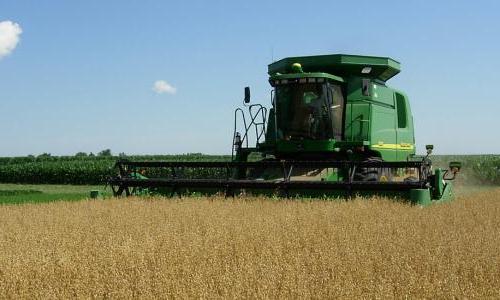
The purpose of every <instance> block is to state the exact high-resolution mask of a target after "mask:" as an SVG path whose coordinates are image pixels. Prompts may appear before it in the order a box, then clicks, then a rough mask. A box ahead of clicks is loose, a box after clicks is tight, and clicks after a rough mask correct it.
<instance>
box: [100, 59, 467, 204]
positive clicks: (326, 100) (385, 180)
mask: <svg viewBox="0 0 500 300" xmlns="http://www.w3.org/2000/svg"><path fill="white" fill-rule="evenodd" d="M268 70H269V71H268V73H269V83H270V84H271V86H272V87H273V91H272V94H271V102H272V103H271V104H272V106H271V108H270V109H269V110H268V109H267V108H266V107H264V106H262V105H260V104H251V105H250V104H249V102H250V89H249V88H248V87H247V88H245V98H244V103H245V107H246V108H247V109H248V111H247V112H246V113H245V111H244V110H243V109H241V108H238V109H236V110H235V125H234V128H235V130H234V135H233V151H232V153H233V154H232V161H227V162H164V161H126V160H122V161H118V162H117V163H116V168H117V170H118V175H117V176H116V177H114V178H112V179H110V181H109V183H110V185H111V186H112V188H113V192H114V194H115V195H116V196H119V195H122V194H123V193H125V194H126V195H131V194H135V193H138V192H139V191H144V190H147V191H158V192H162V193H170V194H172V195H173V194H178V195H180V194H183V193H193V192H201V193H214V192H224V193H225V194H226V195H231V196H234V195H235V194H267V195H279V196H285V197H291V196H301V197H323V196H326V197H350V196H353V195H384V196H396V197H398V198H401V199H407V200H409V201H411V202H412V203H415V204H420V205H426V204H430V203H432V202H436V201H443V200H447V199H451V198H452V196H453V193H452V192H453V191H452V184H451V182H450V180H453V179H454V178H455V176H456V173H457V172H458V171H459V170H460V163H459V162H452V163H450V168H449V170H443V169H440V168H435V169H433V167H432V162H431V160H430V158H429V155H430V154H431V152H432V149H433V146H432V145H428V146H426V148H427V155H426V156H416V155H415V137H414V130H413V117H412V114H411V110H410V103H409V102H408V97H407V96H406V95H405V94H404V93H402V92H401V91H398V90H395V89H393V88H390V87H388V86H387V85H386V81H387V80H389V79H390V78H392V77H394V76H395V75H396V74H398V73H399V71H400V64H399V63H398V62H397V61H395V60H393V59H391V58H386V57H372V56H358V55H343V54H334V55H321V56H304V57H289V58H285V59H282V60H280V61H277V62H274V63H272V64H270V65H269V68H268ZM238 125H240V126H241V127H242V130H241V131H240V132H237V128H238ZM251 134H252V142H253V141H255V146H254V147H251V146H249V144H252V142H249V140H251V137H250V135H251ZM253 135H254V136H253ZM256 154H258V155H256ZM255 157H259V159H258V160H257V159H255Z"/></svg>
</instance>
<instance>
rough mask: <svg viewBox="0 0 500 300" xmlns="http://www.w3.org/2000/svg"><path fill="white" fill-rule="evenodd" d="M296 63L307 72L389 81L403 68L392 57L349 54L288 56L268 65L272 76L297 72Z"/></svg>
mask: <svg viewBox="0 0 500 300" xmlns="http://www.w3.org/2000/svg"><path fill="white" fill-rule="evenodd" d="M294 64H300V66H301V68H302V70H303V72H306V73H328V74H331V75H336V76H341V77H351V76H360V77H365V78H372V79H377V80H380V81H383V82H385V81H387V80H389V79H391V78H392V77H394V76H395V75H396V74H398V73H399V72H400V70H401V67H400V63H399V62H398V61H396V60H394V59H392V58H388V57H377V56H361V55H347V54H330V55H317V56H296V57H287V58H284V59H281V60H279V61H277V62H274V63H272V64H270V65H269V66H268V74H269V75H270V76H274V75H279V74H288V73H295V70H294V68H293V65H294Z"/></svg>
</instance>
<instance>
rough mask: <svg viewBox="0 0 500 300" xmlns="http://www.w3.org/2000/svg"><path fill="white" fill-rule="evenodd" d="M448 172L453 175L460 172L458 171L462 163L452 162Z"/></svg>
mask: <svg viewBox="0 0 500 300" xmlns="http://www.w3.org/2000/svg"><path fill="white" fill-rule="evenodd" d="M449 167H450V170H451V171H452V172H454V173H456V172H460V169H461V168H462V163H461V162H459V161H452V162H450V165H449Z"/></svg>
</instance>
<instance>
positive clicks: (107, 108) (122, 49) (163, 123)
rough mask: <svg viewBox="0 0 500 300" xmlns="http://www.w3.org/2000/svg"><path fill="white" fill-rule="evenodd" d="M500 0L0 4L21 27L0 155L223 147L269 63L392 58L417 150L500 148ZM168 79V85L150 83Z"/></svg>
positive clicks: (262, 87) (0, 95) (6, 79)
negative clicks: (346, 56) (161, 89)
mask: <svg viewBox="0 0 500 300" xmlns="http://www.w3.org/2000/svg"><path fill="white" fill-rule="evenodd" d="M499 11H500V2H498V1H375V2H374V1H362V0H361V1H314V2H307V1H300V2H299V1H278V0H276V1H186V2H185V1H153V0H144V1H112V0H108V1H97V0H87V1H50V0H47V1H34V0H33V1H23V0H16V1H3V0H2V1H0V22H1V21H7V20H10V21H12V22H15V23H17V24H19V26H20V27H21V28H22V34H21V35H20V38H21V40H20V42H19V43H18V44H17V47H16V48H15V49H14V50H13V51H12V52H11V53H10V54H9V55H6V56H4V57H3V58H1V59H0V119H1V120H2V125H3V126H2V127H1V128H0V140H1V141H2V143H1V144H0V156H10V155H26V154H39V153H43V152H49V153H52V154H74V153H76V152H78V151H85V152H98V151H100V150H102V149H105V148H111V149H112V150H113V152H115V153H117V152H125V153H129V154H132V153H136V154H143V153H155V154H163V153H165V154H166V153H187V152H204V153H228V152H230V148H231V138H232V136H231V135H232V126H233V110H234V108H235V107H236V106H239V105H241V100H242V97H243V87H244V86H247V85H248V86H251V88H252V99H253V100H254V101H255V102H261V103H263V104H266V105H269V102H270V99H269V98H270V97H269V94H270V90H271V88H270V86H269V85H268V83H267V74H266V71H267V64H268V63H270V62H271V61H272V59H273V57H274V59H276V60H277V59H280V58H283V57H286V56H296V55H315V54H326V53H353V54H366V55H381V56H390V57H393V58H395V59H396V60H398V61H400V62H401V63H402V72H401V73H400V74H399V75H398V76H396V77H395V78H394V79H391V80H390V81H389V82H388V84H389V85H391V86H393V87H396V88H398V89H401V90H403V91H405V92H406V93H407V94H408V95H409V97H410V101H411V103H412V110H413V114H414V119H415V123H416V124H415V125H416V139H417V144H418V149H419V151H422V149H423V145H425V144H429V143H432V144H434V145H435V149H436V153H467V154H468V153H500V138H499V136H500V134H499V132H498V131H499V129H498V124H499V121H498V120H497V116H498V115H499V112H500V91H497V89H500V83H499V80H500V79H499V76H498V75H497V72H498V71H499V70H500V62H499V57H498V55H499V53H500V18H499V16H500V15H499ZM157 80H164V81H165V82H167V83H168V84H169V85H171V87H172V88H175V93H171V92H172V90H168V87H167V92H165V93H161V94H158V93H156V92H155V91H153V84H154V83H155V81H157Z"/></svg>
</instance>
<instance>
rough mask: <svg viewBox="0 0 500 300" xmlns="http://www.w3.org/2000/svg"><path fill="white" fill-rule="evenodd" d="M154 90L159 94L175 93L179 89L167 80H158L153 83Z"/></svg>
mask: <svg viewBox="0 0 500 300" xmlns="http://www.w3.org/2000/svg"><path fill="white" fill-rule="evenodd" d="M153 91H155V92H156V93H157V94H164V93H167V94H171V95H173V94H175V93H176V92H177V89H176V88H175V87H173V86H172V85H171V84H170V83H168V82H166V81H165V80H157V81H155V83H154V85H153Z"/></svg>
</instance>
